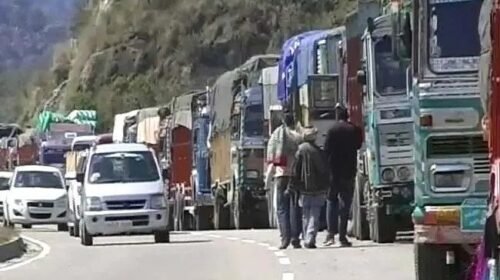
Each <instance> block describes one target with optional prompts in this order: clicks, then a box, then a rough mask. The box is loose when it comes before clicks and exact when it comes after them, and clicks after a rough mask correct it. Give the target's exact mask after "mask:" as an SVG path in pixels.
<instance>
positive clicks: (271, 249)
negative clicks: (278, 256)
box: [267, 246, 278, 251]
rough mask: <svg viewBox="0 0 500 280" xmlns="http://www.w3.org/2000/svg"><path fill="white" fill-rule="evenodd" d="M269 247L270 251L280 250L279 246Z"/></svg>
mask: <svg viewBox="0 0 500 280" xmlns="http://www.w3.org/2000/svg"><path fill="white" fill-rule="evenodd" d="M267 249H268V250H269V251H278V248H276V247H273V246H270V247H267Z"/></svg>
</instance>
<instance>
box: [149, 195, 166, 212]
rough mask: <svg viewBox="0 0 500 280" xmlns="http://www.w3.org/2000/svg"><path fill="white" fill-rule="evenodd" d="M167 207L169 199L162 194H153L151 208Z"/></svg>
mask: <svg viewBox="0 0 500 280" xmlns="http://www.w3.org/2000/svg"><path fill="white" fill-rule="evenodd" d="M165 208H167V201H166V200H165V197H164V196H163V195H162V194H157V195H153V196H152V197H151V209H165Z"/></svg>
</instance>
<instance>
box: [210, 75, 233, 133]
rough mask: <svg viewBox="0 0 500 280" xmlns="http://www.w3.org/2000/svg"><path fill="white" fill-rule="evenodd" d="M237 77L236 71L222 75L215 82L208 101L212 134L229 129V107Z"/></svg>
mask: <svg viewBox="0 0 500 280" xmlns="http://www.w3.org/2000/svg"><path fill="white" fill-rule="evenodd" d="M236 77H237V73H236V71H228V72H225V73H224V74H222V75H221V76H220V77H219V78H218V79H217V81H216V82H215V84H214V86H213V88H212V91H211V94H210V99H209V104H210V110H211V112H212V132H213V133H214V134H215V133H217V132H222V131H225V130H226V129H227V128H229V122H230V119H231V105H232V103H233V95H232V88H233V82H234V80H235V79H236Z"/></svg>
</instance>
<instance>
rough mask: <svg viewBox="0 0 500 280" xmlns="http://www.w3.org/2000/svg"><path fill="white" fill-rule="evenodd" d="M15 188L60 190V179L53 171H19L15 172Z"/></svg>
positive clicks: (61, 185)
mask: <svg viewBox="0 0 500 280" xmlns="http://www.w3.org/2000/svg"><path fill="white" fill-rule="evenodd" d="M15 187H16V188H44V189H62V188H63V184H62V178H61V176H60V175H59V173H58V172H53V171H20V172H17V175H16V181H15Z"/></svg>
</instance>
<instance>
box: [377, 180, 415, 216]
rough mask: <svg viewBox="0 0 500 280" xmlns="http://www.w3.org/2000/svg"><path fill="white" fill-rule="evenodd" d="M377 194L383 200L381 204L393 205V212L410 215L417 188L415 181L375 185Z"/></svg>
mask: <svg viewBox="0 0 500 280" xmlns="http://www.w3.org/2000/svg"><path fill="white" fill-rule="evenodd" d="M374 189H375V193H376V196H377V197H379V198H380V199H381V201H382V202H383V203H382V204H381V205H391V207H390V208H391V209H390V212H391V213H393V214H403V215H410V214H411V212H412V209H413V207H412V206H411V205H412V203H413V201H414V194H415V188H414V184H413V182H406V183H397V184H391V185H378V186H375V187H374Z"/></svg>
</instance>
